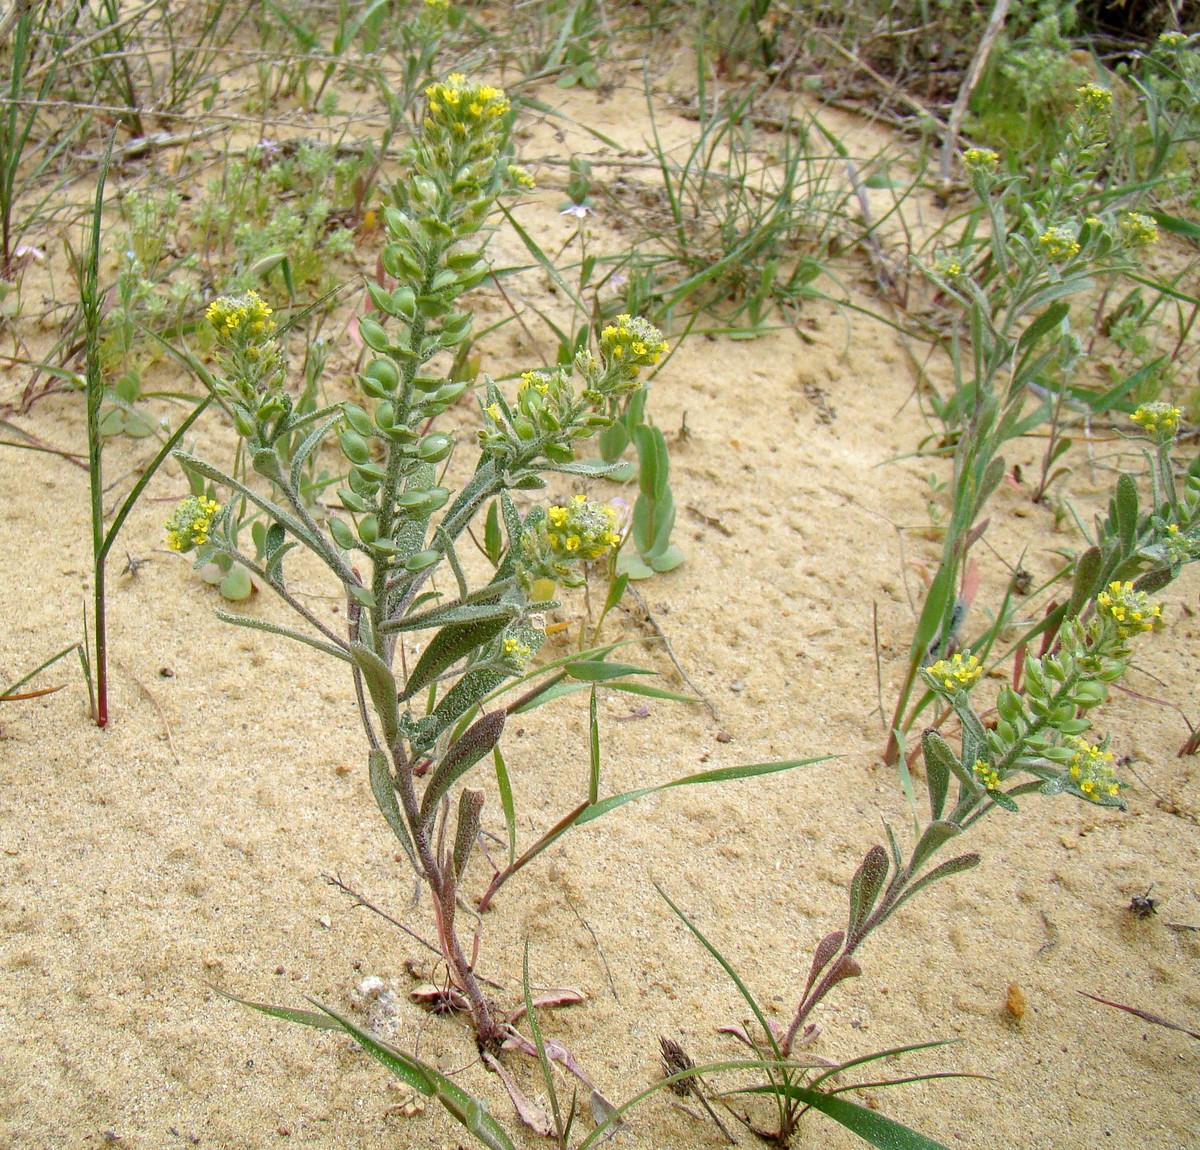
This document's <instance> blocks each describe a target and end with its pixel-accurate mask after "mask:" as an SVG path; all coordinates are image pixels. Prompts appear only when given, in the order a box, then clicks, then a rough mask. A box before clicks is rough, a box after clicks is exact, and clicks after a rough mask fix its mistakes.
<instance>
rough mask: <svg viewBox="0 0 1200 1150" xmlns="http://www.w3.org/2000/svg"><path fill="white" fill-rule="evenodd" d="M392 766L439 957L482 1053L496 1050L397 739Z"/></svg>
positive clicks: (451, 888) (494, 1025) (442, 869)
mask: <svg viewBox="0 0 1200 1150" xmlns="http://www.w3.org/2000/svg"><path fill="white" fill-rule="evenodd" d="M391 755H392V764H393V766H394V767H395V786H396V793H397V794H398V795H399V797H400V804H401V806H402V807H403V809H404V817H405V820H406V821H407V823H408V827H409V833H410V834H411V835H412V840H413V846H414V848H415V849H416V853H417V858H418V859H419V860H420V862H421V869H422V871H423V872H424V873H423V876H422V877H423V878H424V879H425V881H426V882H427V883H428V884H429V887H430V890H431V891H432V893H433V911H434V919H435V922H436V926H437V932H438V943H439V946H440V948H441V952H442V957H443V958H444V959H445V960H446V964H447V966H448V967H449V968H450V976H451V978H452V980H453V981H454V983H455V985H456V986H458V988H459V989H460V990H461V991H462V992H463V993H464V994H465V995H466V996H467V1001H468V1002H470V1004H471V1014H472V1017H473V1020H474V1025H475V1035H476V1039H477V1041H478V1042H479V1045H480V1047H481V1048H482V1049H484V1050H489V1051H495V1050H498V1049H499V1047H500V1044H501V1043H502V1042H503V1041H504V1037H505V1034H504V1027H503V1026H502V1025H501V1024H500V1023H498V1022H497V1021H496V1020H495V1018H494V1017H493V1016H492V1010H491V1007H490V1006H489V1005H488V1002H487V999H486V998H484V995H483V991H482V989H481V988H480V985H479V980H478V979H477V978H476V977H475V974H474V971H473V970H472V967H471V963H470V962H468V960H467V957H466V955H465V954H464V953H463V950H462V946H461V944H460V943H459V941H458V935H457V933H456V932H455V928H454V912H455V909H456V906H457V899H458V889H457V887H458V884H457V881H456V879H455V875H454V868H453V866H452V865H451V864H450V863H449V862H447V861H445V860H442V859H439V858H438V857H437V852H436V851H435V850H434V847H433V843H432V842H431V841H430V830H431V827H432V822H433V820H422V818H421V807H420V803H419V802H418V801H417V792H416V787H415V786H414V785H413V767H414V766H415V764H414V763H413V760H412V759H411V758H410V757H409V755H408V753H407V752H406V751H405V749H404V747H403V745H402V743H401V741H400V740H399V739H398V740H397V741H396V743H395V745H394V746H392V747H391Z"/></svg>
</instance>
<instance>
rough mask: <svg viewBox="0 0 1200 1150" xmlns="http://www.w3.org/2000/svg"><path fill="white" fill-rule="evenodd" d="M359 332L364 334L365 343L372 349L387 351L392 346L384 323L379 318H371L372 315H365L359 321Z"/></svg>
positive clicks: (361, 334)
mask: <svg viewBox="0 0 1200 1150" xmlns="http://www.w3.org/2000/svg"><path fill="white" fill-rule="evenodd" d="M358 334H359V335H360V336H362V341H363V343H365V344H366V345H367V347H369V348H370V349H371V350H372V351H387V349H388V347H389V346H390V345H389V344H388V337H387V332H386V331H384V330H383V325H382V324H380V323H379V321H378V320H373V319H371V318H370V316H363V318H362V319H360V320H359V321H358Z"/></svg>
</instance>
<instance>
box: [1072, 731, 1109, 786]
mask: <svg viewBox="0 0 1200 1150" xmlns="http://www.w3.org/2000/svg"><path fill="white" fill-rule="evenodd" d="M1066 743H1067V746H1069V747H1074V748H1075V753H1074V754H1073V755H1072V756H1071V758H1070V761H1069V762H1068V763H1067V771H1068V772H1069V774H1070V776H1071V779H1072V781H1073V782H1074V783H1075V785H1076V786H1077V787H1078V788H1079V789H1080V790H1081V791H1082V792H1083V793H1084V794H1085V795H1086V796H1087V797H1088V798H1090V799H1094V798H1099V797H1100V796H1101V795H1109V796H1112V795H1116V794H1117V793H1118V792H1119V791H1120V789H1121V784H1120V783H1119V782H1118V781H1117V776H1116V774H1115V773H1114V772H1113V767H1112V764H1113V762H1114V761H1115V756H1114V755H1113V753H1112V751H1109V750H1106V749H1105V748H1104V747H1103V746H1097V745H1095V744H1093V743H1089V742H1088V741H1087V739H1085V738H1083V737H1082V736H1081V735H1072V736H1071V737H1070V738H1068V739H1067V741H1066Z"/></svg>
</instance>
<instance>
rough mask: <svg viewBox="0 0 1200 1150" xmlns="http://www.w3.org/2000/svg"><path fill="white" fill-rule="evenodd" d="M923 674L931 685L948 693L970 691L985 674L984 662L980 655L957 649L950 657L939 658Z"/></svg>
mask: <svg viewBox="0 0 1200 1150" xmlns="http://www.w3.org/2000/svg"><path fill="white" fill-rule="evenodd" d="M922 674H923V675H924V676H925V678H926V681H927V682H928V683H929V685H930V686H932V687H934V688H935V689H936V690H938V691H943V692H945V693H946V694H950V695H954V694H957V693H958V692H959V691H969V690H970V689H971V688H972V687H973V686H975V684H976V683H977V682H979V677H980V675H982V674H983V664H981V663H980V661H979V656H978V655H972V654H971V653H970V652H969V651H956V652H955V653H954V654H953V655H951V656H950V658H949V659H939V660H938V661H937V662H936V663H934V664H933V665H932V666H930V667H926V668H925V669H924V670H923V671H922Z"/></svg>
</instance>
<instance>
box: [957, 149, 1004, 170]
mask: <svg viewBox="0 0 1200 1150" xmlns="http://www.w3.org/2000/svg"><path fill="white" fill-rule="evenodd" d="M963 163H964V164H966V166H967V167H968V168H969V169H970V170H971V171H972V172H994V171H995V170H996V169H997V168H999V167H1000V153H999V152H993V151H992V149H991V148H968V149H967V150H966V151H965V152H963Z"/></svg>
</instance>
